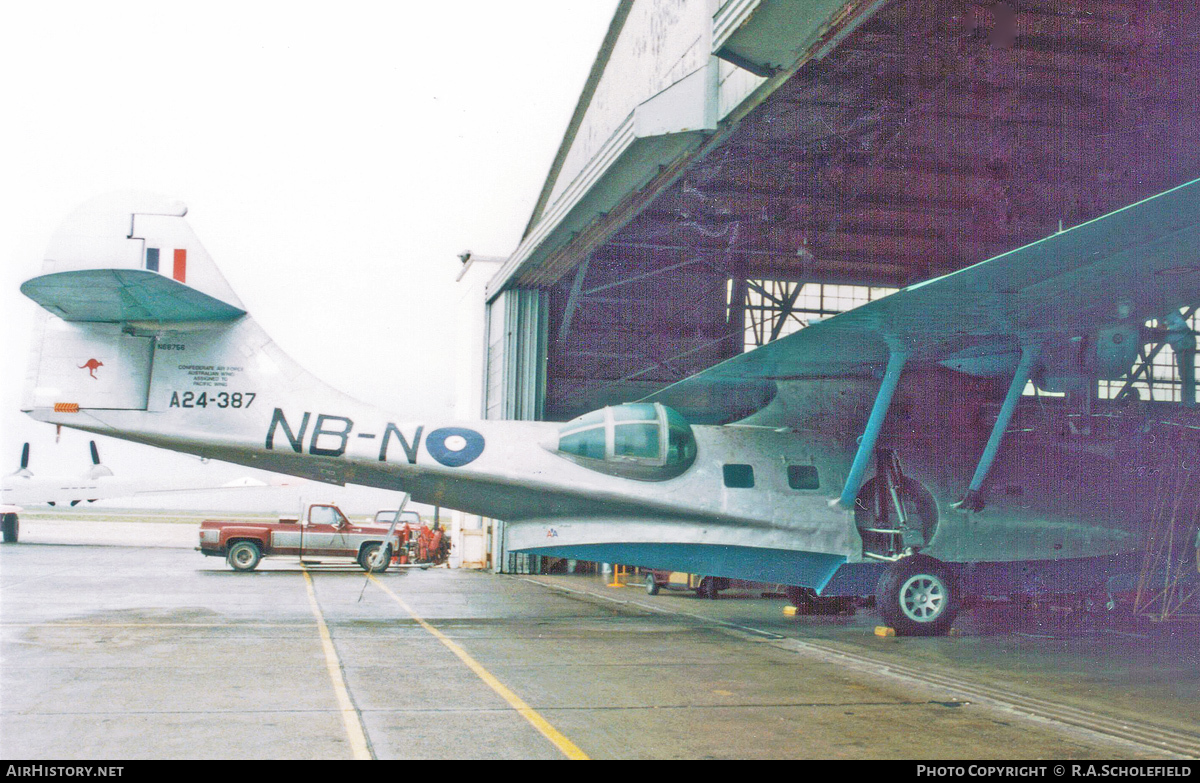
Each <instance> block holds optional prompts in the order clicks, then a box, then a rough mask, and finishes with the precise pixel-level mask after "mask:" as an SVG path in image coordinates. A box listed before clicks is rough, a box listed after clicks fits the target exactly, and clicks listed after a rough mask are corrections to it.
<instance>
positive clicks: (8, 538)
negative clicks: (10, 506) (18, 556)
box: [3, 514, 21, 544]
mask: <svg viewBox="0 0 1200 783" xmlns="http://www.w3.org/2000/svg"><path fill="white" fill-rule="evenodd" d="M3 527H4V543H6V544H15V543H17V537H18V535H19V534H20V532H21V522H20V520H19V519H18V518H17V515H16V514H5V515H4V521H3Z"/></svg>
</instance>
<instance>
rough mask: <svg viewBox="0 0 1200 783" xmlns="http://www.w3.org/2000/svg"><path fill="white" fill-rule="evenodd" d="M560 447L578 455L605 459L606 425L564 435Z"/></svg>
mask: <svg viewBox="0 0 1200 783" xmlns="http://www.w3.org/2000/svg"><path fill="white" fill-rule="evenodd" d="M558 448H559V451H565V452H566V453H568V454H574V455H575V456H577V457H584V458H586V459H604V425H603V424H601V425H600V426H599V427H592V428H591V429H586V430H582V431H576V432H572V433H570V434H568V435H562V436H560V437H559V440H558Z"/></svg>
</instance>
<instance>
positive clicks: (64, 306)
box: [21, 269, 246, 323]
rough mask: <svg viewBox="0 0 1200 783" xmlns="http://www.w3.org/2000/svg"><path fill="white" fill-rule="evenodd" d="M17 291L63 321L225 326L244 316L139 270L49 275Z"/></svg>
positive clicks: (204, 295)
mask: <svg viewBox="0 0 1200 783" xmlns="http://www.w3.org/2000/svg"><path fill="white" fill-rule="evenodd" d="M21 292H22V293H23V294H25V295H26V296H28V297H29V298H30V299H32V300H33V301H35V302H37V303H38V304H40V305H41V306H42V307H45V308H46V309H47V310H49V311H50V312H51V313H54V314H55V315H57V316H58V317H60V318H62V319H63V320H65V321H83V322H99V323H121V322H127V321H162V322H184V321H231V320H233V319H234V318H238V317H240V316H242V315H245V312H246V311H245V310H242V309H241V308H238V307H234V306H233V305H230V304H226V303H225V302H222V301H220V300H219V299H215V298H213V297H211V296H209V295H207V294H205V293H202V292H200V291H197V290H196V289H194V288H192V287H190V286H187V285H184V284H183V283H180V282H177V281H175V280H172V279H170V278H167V277H164V276H163V275H160V274H158V273H157V272H149V271H146V270H141V269H83V270H76V271H69V272H55V273H52V274H47V275H41V276H39V277H35V278H32V279H31V280H27V281H26V282H25V283H24V284H23V285H22V286H21Z"/></svg>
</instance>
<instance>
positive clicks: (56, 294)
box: [21, 194, 348, 477]
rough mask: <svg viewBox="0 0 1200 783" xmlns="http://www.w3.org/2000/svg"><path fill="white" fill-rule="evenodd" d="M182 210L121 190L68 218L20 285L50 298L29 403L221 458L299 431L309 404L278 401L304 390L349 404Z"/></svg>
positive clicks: (95, 469)
mask: <svg viewBox="0 0 1200 783" xmlns="http://www.w3.org/2000/svg"><path fill="white" fill-rule="evenodd" d="M186 213H187V208H186V207H185V206H184V205H183V204H181V203H179V202H174V201H169V200H166V199H162V198H159V197H154V196H146V195H139V194H121V195H117V196H109V197H105V198H101V199H96V200H94V201H91V202H89V203H87V204H84V205H83V206H82V207H80V208H79V209H77V210H76V211H75V212H74V213H72V214H71V216H70V217H68V218H67V220H66V221H65V222H64V223H63V225H62V226H61V227H60V228H59V230H58V231H57V232H56V233H55V235H54V237H53V239H52V240H51V242H50V246H49V248H48V251H47V253H46V261H45V265H44V268H43V272H42V274H40V275H38V276H37V277H34V278H32V279H30V280H27V281H26V282H25V283H24V284H23V285H22V286H21V291H22V292H23V293H24V294H25V295H27V296H28V297H29V298H31V299H33V300H34V301H35V302H37V303H38V304H39V305H41V306H42V308H43V311H42V312H41V313H40V314H39V315H40V320H39V323H38V326H37V329H36V330H35V335H34V341H33V349H32V351H31V354H30V362H29V369H28V372H27V376H26V385H25V395H24V398H23V400H22V406H21V407H22V410H24V411H26V412H28V413H29V414H30V415H31V416H32V417H33V418H35V419H38V420H39V421H46V422H50V423H53V424H60V425H63V426H69V427H73V428H76V429H81V430H85V431H89V432H96V433H102V434H106V435H112V436H115V437H122V438H126V439H130V440H137V441H141V442H144V443H151V444H156V445H163V446H168V447H171V448H176V449H177V450H182V451H189V452H191V453H197V454H201V455H202V456H217V455H218V454H219V453H221V452H222V450H224V453H229V452H228V449H230V448H232V449H235V450H236V449H244V448H246V447H248V446H249V445H251V444H253V443H255V442H257V443H259V444H262V443H263V442H264V437H268V438H269V434H268V433H274V432H276V431H278V432H280V433H281V434H280V435H279V438H280V439H281V441H282V439H283V438H284V437H285V434H286V437H287V438H288V440H287V443H288V444H289V445H291V444H292V443H299V442H300V439H301V438H303V437H304V432H305V429H304V428H305V426H307V424H308V421H309V419H308V416H309V414H308V413H306V412H305V411H299V412H297V413H292V412H290V411H288V412H282V411H279V412H277V407H276V406H285V405H286V404H287V401H288V400H290V399H292V398H293V396H294V395H295V394H296V393H297V392H300V391H304V392H305V394H304V399H305V400H306V401H308V400H311V401H312V404H314V405H337V406H339V407H340V408H342V409H345V408H346V407H347V405H346V400H347V399H348V398H346V397H344V395H341V394H340V393H339V392H337V391H335V390H333V389H331V388H330V387H328V386H327V385H325V384H323V383H322V382H320V381H319V380H317V379H316V378H314V377H313V376H312V375H310V374H309V373H308V372H306V371H305V370H304V369H303V368H301V367H300V366H299V365H297V364H296V363H295V362H294V361H292V360H291V358H290V357H288V356H287V355H286V354H285V353H283V351H281V350H280V349H279V348H278V346H276V345H275V343H274V342H273V341H272V340H271V339H270V338H269V337H268V336H267V335H266V334H265V333H264V332H263V330H262V329H261V328H260V327H259V326H258V325H257V324H256V323H255V322H254V320H253V319H252V318H251V317H250V316H249V315H248V314H247V313H246V310H245V308H244V307H243V305H242V303H241V301H240V300H239V299H238V297H237V295H236V294H235V293H234V292H233V290H232V289H231V287H230V286H229V284H228V282H226V280H225V278H224V276H222V275H221V273H220V271H219V270H218V268H217V266H216V264H215V263H214V262H213V260H212V258H211V257H210V256H209V254H208V252H207V251H206V250H205V249H204V247H203V246H202V245H201V244H200V242H199V240H198V239H197V238H196V235H195V234H194V233H193V232H192V229H191V227H190V226H189V225H188V224H187V222H186V220H185V219H184V216H185V215H186ZM268 400H270V403H268ZM314 415H315V414H314ZM286 416H292V417H293V418H292V419H287V418H286ZM296 418H299V419H300V421H296V420H295V419H296ZM318 418H319V417H318ZM313 423H314V427H320V426H325V425H321V424H319V423H318V422H317V420H316V419H315V418H314V422H313ZM310 432H311V430H310ZM322 434H324V433H323V431H322ZM326 440H328V438H325V439H323V440H322V443H324V442H325V441H326ZM195 444H207V445H206V446H205V447H203V448H202V447H199V446H196V445H195ZM321 446H322V444H317V447H318V450H320V449H321ZM297 450H298V448H296V449H292V450H291V451H293V452H295V451H297ZM92 461H93V465H92V467H91V469H90V473H89V476H90V477H96V476H99V475H111V472H110V471H109V469H108V468H107V467H105V466H104V465H102V464H100V460H99V454H98V452H97V451H96V447H95V444H94V443H93V444H92Z"/></svg>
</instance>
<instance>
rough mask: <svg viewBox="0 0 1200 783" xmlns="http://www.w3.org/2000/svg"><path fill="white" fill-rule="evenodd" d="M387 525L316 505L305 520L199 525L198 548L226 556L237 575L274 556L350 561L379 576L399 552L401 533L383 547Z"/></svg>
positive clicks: (306, 512) (217, 521) (208, 521)
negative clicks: (356, 521) (362, 521)
mask: <svg viewBox="0 0 1200 783" xmlns="http://www.w3.org/2000/svg"><path fill="white" fill-rule="evenodd" d="M388 527H389V525H386V524H385V525H382V526H381V525H377V524H374V523H366V524H354V523H352V522H350V520H348V519H347V518H346V515H345V514H343V513H342V511H341V509H339V508H338V507H337V506H335V505H332V504H326V503H314V504H312V505H310V506H308V507H307V508H306V509H305V510H304V514H303V517H302V518H301V519H296V518H294V517H292V518H288V517H284V518H281V519H280V520H279V521H278V522H253V521H247V520H227V519H206V520H204V521H203V522H201V523H200V546H199V550H200V551H201V552H202V553H203V554H205V555H209V556H211V557H224V558H225V559H226V561H227V562H228V563H229V566H230V567H231V568H233V569H234V570H235V571H253V570H254V569H255V568H257V567H258V562H259V560H261V559H262V558H264V557H269V556H271V555H293V556H296V555H299V556H300V557H301V558H307V557H319V558H321V559H322V560H325V559H328V558H343V557H345V558H352V559H353V560H354V561H355V562H357V563H358V564H359V565H360V566H362V568H363V570H364V571H368V572H374V573H379V572H381V571H386V570H387V568H388V565H390V564H391V561H392V553H393V552H396V551H399V549H400V536H399V531H396V532H394V533H393V534H392V540H391V542H390V545H388V546H387V547H386V548H385V547H384V539H386V538H387V534H388ZM381 549H383V550H384V551H382V552H381V551H380V550H381Z"/></svg>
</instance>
